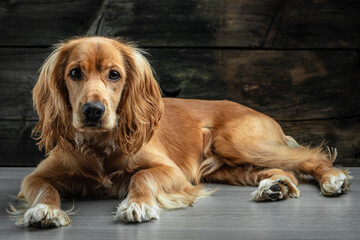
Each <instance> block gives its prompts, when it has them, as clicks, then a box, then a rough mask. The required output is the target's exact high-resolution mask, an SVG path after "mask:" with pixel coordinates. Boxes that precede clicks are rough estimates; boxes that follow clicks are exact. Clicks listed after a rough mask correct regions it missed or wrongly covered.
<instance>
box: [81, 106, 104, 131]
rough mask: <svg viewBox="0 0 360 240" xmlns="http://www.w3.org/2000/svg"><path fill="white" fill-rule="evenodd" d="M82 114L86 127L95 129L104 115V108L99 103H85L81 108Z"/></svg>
mask: <svg viewBox="0 0 360 240" xmlns="http://www.w3.org/2000/svg"><path fill="white" fill-rule="evenodd" d="M81 111H82V113H83V114H84V117H85V121H84V125H85V126H86V127H97V126H98V124H99V121H100V119H101V117H102V116H103V115H104V113H105V106H104V104H102V103H101V102H87V103H85V104H84V105H83V106H82V108H81Z"/></svg>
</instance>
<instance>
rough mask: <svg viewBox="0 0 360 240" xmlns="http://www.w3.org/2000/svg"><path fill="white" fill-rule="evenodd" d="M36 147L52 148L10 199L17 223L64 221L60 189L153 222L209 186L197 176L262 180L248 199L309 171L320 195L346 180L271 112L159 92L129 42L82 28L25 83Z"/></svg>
mask: <svg viewBox="0 0 360 240" xmlns="http://www.w3.org/2000/svg"><path fill="white" fill-rule="evenodd" d="M33 100H34V106H35V107H36V110H37V113H38V115H39V122H38V124H37V125H36V127H35V129H34V133H35V134H36V135H37V136H38V140H39V143H38V144H39V148H40V149H42V148H44V149H45V151H46V153H47V154H48V155H47V157H46V159H45V160H43V161H42V162H41V163H40V164H39V165H38V166H37V168H36V169H35V170H34V171H33V172H32V173H31V174H30V175H29V176H27V177H26V178H25V179H24V181H23V183H22V185H21V191H20V193H19V195H18V197H19V198H22V199H25V200H26V202H27V203H28V206H27V208H26V209H25V210H21V209H17V208H15V207H13V206H11V209H12V214H14V215H21V217H20V219H19V218H18V222H20V223H22V224H23V225H25V226H37V227H43V228H46V227H60V226H66V225H68V224H69V223H70V222H71V221H70V218H69V217H68V214H67V213H66V212H65V211H63V210H61V209H60V196H61V197H84V198H90V197H95V198H119V199H121V203H120V204H119V206H118V207H117V210H116V213H115V220H116V221H122V222H145V221H149V220H151V219H158V218H159V214H160V211H161V209H169V208H179V207H184V206H188V205H190V204H192V203H193V202H194V201H195V200H196V199H197V198H199V197H202V196H208V195H209V194H210V193H211V191H210V190H207V189H205V188H203V186H202V185H201V184H200V183H201V182H222V183H229V184H234V185H251V186H258V189H257V190H256V191H255V192H254V193H253V194H252V199H253V200H254V201H266V200H270V201H275V200H281V199H286V198H289V197H290V198H293V197H299V194H300V192H299V190H298V188H297V185H298V179H297V177H298V176H299V174H301V173H305V174H309V175H311V176H313V177H314V178H315V179H316V180H317V181H318V182H319V184H320V188H321V192H322V194H323V195H326V196H334V195H339V194H341V193H343V192H345V191H347V190H348V189H349V185H350V181H349V180H350V179H351V176H349V174H348V172H347V171H345V170H340V169H336V168H333V167H332V162H333V160H334V159H335V158H336V151H330V150H329V151H328V152H323V151H322V149H321V148H310V147H308V146H301V145H299V144H298V143H297V142H296V141H295V140H294V139H293V138H292V137H290V136H286V135H285V134H284V133H283V131H282V129H281V127H280V126H279V124H278V123H277V122H275V121H274V120H273V119H272V118H270V117H268V116H266V115H264V114H261V113H259V112H256V111H254V110H252V109H249V108H247V107H245V106H242V105H240V104H237V103H234V102H230V101H202V100H185V99H171V98H162V97H161V93H160V90H159V86H158V84H157V82H156V81H155V79H154V76H153V73H152V69H151V67H150V65H149V63H148V61H147V60H146V59H145V57H144V56H143V54H142V52H141V51H140V50H139V49H137V48H135V47H134V46H132V45H131V44H128V43H124V42H121V41H119V40H117V39H110V38H104V37H84V38H77V39H72V40H69V41H66V42H64V43H61V44H59V45H57V46H56V49H55V50H54V51H53V52H52V53H51V55H50V56H49V57H48V58H47V60H46V61H45V63H44V65H43V66H42V68H41V72H40V76H39V79H38V82H37V83H36V85H35V87H34V89H33Z"/></svg>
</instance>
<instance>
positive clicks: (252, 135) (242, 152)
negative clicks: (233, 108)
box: [213, 114, 351, 196]
mask: <svg viewBox="0 0 360 240" xmlns="http://www.w3.org/2000/svg"><path fill="white" fill-rule="evenodd" d="M213 152H214V154H217V155H219V156H222V158H223V159H225V160H226V161H229V162H231V164H230V165H243V164H251V165H255V166H259V167H264V168H280V169H282V170H285V171H294V172H302V173H306V174H309V175H311V176H313V177H315V178H316V179H317V181H318V182H319V184H320V188H321V192H322V194H323V195H326V196H336V195H339V194H341V193H343V192H346V191H347V190H348V189H349V186H350V179H351V176H350V175H349V174H348V172H347V171H345V170H340V169H337V168H334V167H333V165H332V163H333V161H334V159H335V158H336V151H333V152H331V151H329V152H328V153H325V152H324V151H323V149H322V148H320V147H318V148H311V147H309V146H301V145H299V144H298V143H297V142H296V141H295V140H294V139H293V138H291V137H288V136H285V134H284V133H283V131H282V129H281V127H280V126H279V124H277V123H276V122H275V121H274V120H273V119H271V118H269V117H267V116H265V115H262V114H252V115H245V116H242V117H240V118H238V119H234V120H231V121H229V122H227V123H225V124H224V126H223V127H222V128H221V130H218V131H214V137H213ZM228 165H229V164H228Z"/></svg>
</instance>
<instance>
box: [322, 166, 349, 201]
mask: <svg viewBox="0 0 360 240" xmlns="http://www.w3.org/2000/svg"><path fill="white" fill-rule="evenodd" d="M351 179H352V176H350V175H349V173H348V171H346V170H340V169H331V170H329V172H328V173H326V174H324V175H323V176H322V178H321V180H320V188H321V193H322V194H323V195H325V196H338V195H340V194H342V193H345V192H347V191H348V190H349V189H350V185H351V182H350V180H351Z"/></svg>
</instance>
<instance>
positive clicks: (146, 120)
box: [119, 47, 163, 155]
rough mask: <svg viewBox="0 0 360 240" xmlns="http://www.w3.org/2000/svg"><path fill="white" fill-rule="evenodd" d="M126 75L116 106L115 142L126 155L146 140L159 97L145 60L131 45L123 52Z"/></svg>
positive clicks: (151, 130) (156, 119)
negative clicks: (119, 99) (117, 126)
mask: <svg viewBox="0 0 360 240" xmlns="http://www.w3.org/2000/svg"><path fill="white" fill-rule="evenodd" d="M125 55H126V56H125V58H126V62H127V78H126V83H125V89H124V93H123V97H122V101H121V104H120V106H119V111H120V113H119V143H120V147H121V149H122V151H123V152H124V153H125V154H127V155H132V154H134V153H136V152H137V151H138V150H139V149H140V148H141V147H142V145H143V144H144V143H147V142H148V141H149V140H150V139H151V137H152V135H153V133H154V130H155V128H156V127H157V125H158V123H159V121H160V118H161V115H162V112H163V101H162V98H161V92H160V88H159V86H158V84H157V82H156V80H155V79H154V76H153V72H152V69H151V67H150V64H149V62H148V61H147V60H146V58H145V57H144V56H143V55H142V54H141V52H140V51H139V50H137V49H135V48H132V47H130V50H129V51H127V52H125Z"/></svg>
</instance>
